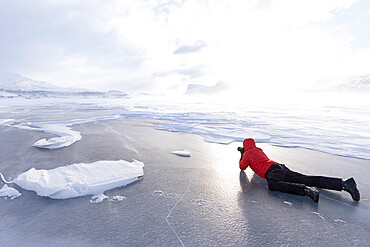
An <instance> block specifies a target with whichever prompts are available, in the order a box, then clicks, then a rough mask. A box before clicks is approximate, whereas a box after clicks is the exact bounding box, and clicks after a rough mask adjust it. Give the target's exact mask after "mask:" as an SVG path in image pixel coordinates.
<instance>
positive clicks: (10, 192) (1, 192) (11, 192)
mask: <svg viewBox="0 0 370 247" xmlns="http://www.w3.org/2000/svg"><path fill="white" fill-rule="evenodd" d="M21 195H22V194H21V193H20V192H19V191H18V190H16V189H14V188H12V187H9V186H8V185H6V184H5V185H4V186H3V187H2V188H1V189H0V197H5V198H10V200H13V199H15V198H17V197H20V196H21Z"/></svg>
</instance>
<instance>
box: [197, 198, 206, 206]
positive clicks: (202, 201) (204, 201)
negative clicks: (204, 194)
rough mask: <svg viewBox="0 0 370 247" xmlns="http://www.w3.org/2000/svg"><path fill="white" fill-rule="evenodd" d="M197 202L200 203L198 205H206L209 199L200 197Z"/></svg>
mask: <svg viewBox="0 0 370 247" xmlns="http://www.w3.org/2000/svg"><path fill="white" fill-rule="evenodd" d="M197 203H198V206H204V205H206V204H207V201H206V200H203V199H198V200H197Z"/></svg>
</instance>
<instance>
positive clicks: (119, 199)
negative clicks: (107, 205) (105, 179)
mask: <svg viewBox="0 0 370 247" xmlns="http://www.w3.org/2000/svg"><path fill="white" fill-rule="evenodd" d="M125 199H126V197H124V196H113V197H112V199H109V201H112V202H122V201H123V200H125Z"/></svg>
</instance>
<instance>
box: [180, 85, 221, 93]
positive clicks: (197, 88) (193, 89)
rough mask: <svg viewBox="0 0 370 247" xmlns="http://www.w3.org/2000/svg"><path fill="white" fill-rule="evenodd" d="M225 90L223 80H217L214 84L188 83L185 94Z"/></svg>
mask: <svg viewBox="0 0 370 247" xmlns="http://www.w3.org/2000/svg"><path fill="white" fill-rule="evenodd" d="M225 90H226V85H225V83H223V82H217V83H216V85H214V86H211V87H210V86H204V85H200V84H189V85H188V88H187V90H186V93H185V94H187V95H196V94H217V93H220V92H222V91H225Z"/></svg>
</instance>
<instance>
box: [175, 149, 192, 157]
mask: <svg viewBox="0 0 370 247" xmlns="http://www.w3.org/2000/svg"><path fill="white" fill-rule="evenodd" d="M171 153H172V154H176V155H178V156H182V157H190V156H191V153H190V152H189V151H187V150H184V151H172V152H171Z"/></svg>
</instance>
